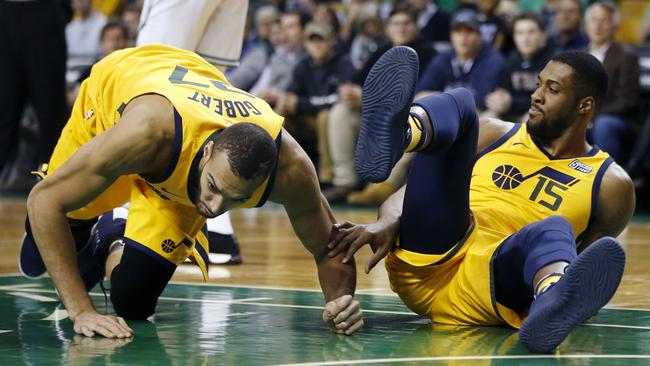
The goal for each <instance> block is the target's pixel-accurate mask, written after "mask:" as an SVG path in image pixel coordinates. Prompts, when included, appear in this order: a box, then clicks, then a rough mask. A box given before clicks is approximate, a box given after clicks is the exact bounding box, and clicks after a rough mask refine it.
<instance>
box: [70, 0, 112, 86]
mask: <svg viewBox="0 0 650 366" xmlns="http://www.w3.org/2000/svg"><path fill="white" fill-rule="evenodd" d="M72 9H73V10H74V14H75V16H74V19H73V20H72V21H71V22H70V23H68V25H67V26H66V28H65V39H66V42H67V44H68V73H67V75H66V79H67V80H68V82H73V81H75V80H77V79H78V78H79V74H80V72H81V70H83V69H85V68H86V67H88V66H90V65H92V64H94V63H95V61H96V60H97V58H99V57H100V55H101V49H100V47H99V37H100V33H101V31H102V27H104V25H105V24H106V17H104V15H102V14H101V13H99V12H96V11H93V9H92V0H72Z"/></svg>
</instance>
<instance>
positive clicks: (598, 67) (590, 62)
mask: <svg viewBox="0 0 650 366" xmlns="http://www.w3.org/2000/svg"><path fill="white" fill-rule="evenodd" d="M551 61H555V62H561V63H563V64H566V65H569V66H571V68H572V69H573V84H574V85H573V86H574V87H575V90H576V94H577V97H578V99H582V98H585V97H589V96H591V97H594V99H596V103H599V102H601V101H602V100H603V99H604V98H605V97H606V96H607V83H608V81H607V71H606V70H605V68H604V67H603V65H602V64H601V63H600V61H598V59H597V58H595V57H594V56H592V55H591V54H589V53H587V52H582V51H564V52H560V53H558V54H557V55H555V56H553V57H551Z"/></svg>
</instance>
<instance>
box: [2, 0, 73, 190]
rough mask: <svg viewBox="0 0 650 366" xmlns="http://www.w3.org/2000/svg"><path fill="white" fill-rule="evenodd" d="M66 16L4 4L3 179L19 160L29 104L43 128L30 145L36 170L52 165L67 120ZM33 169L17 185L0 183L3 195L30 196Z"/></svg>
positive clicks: (47, 8) (42, 5)
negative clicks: (20, 132) (21, 131)
mask: <svg viewBox="0 0 650 366" xmlns="http://www.w3.org/2000/svg"><path fill="white" fill-rule="evenodd" d="M65 10H66V9H64V8H63V7H62V6H60V5H57V3H56V2H54V1H0V70H2V74H3V75H2V82H0V101H1V104H2V108H0V171H3V174H2V175H3V176H4V175H5V174H4V171H5V170H9V169H12V167H13V163H14V161H13V159H12V158H13V157H14V156H16V155H17V154H18V152H17V149H18V141H19V139H18V130H19V125H20V121H21V117H22V115H23V112H24V111H25V108H26V106H27V103H29V104H30V105H31V106H32V107H33V108H34V111H35V112H36V117H37V119H38V125H39V131H38V135H37V137H36V141H32V142H31V143H30V144H28V146H29V149H30V150H32V151H35V153H36V154H35V155H36V162H35V163H36V164H38V163H46V162H47V161H48V160H49V157H50V155H51V154H52V150H53V149H54V146H55V145H56V141H57V139H58V138H59V134H60V133H61V129H62V128H63V125H64V124H65V121H66V119H67V117H68V108H67V106H66V102H65V71H66V39H65V33H64V32H65V31H64V29H65V23H66V22H67V21H68V20H69V16H68V15H67V14H66V12H65ZM67 10H69V8H68V9H67ZM29 164H30V165H31V164H33V163H32V162H30V163H29ZM34 165H35V164H34ZM34 165H32V166H30V167H29V168H27V169H26V171H25V172H19V174H17V175H14V176H16V178H17V179H14V180H11V181H5V180H3V181H2V182H0V190H2V191H13V192H23V193H26V192H29V190H30V189H31V187H32V185H33V184H34V183H35V182H34V179H33V178H31V177H30V175H29V170H28V169H31V170H34V168H35V166H34ZM16 168H17V167H16ZM9 175H11V174H9Z"/></svg>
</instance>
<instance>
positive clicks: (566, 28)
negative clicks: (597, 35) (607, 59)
mask: <svg viewBox="0 0 650 366" xmlns="http://www.w3.org/2000/svg"><path fill="white" fill-rule="evenodd" d="M556 9H557V11H556V13H555V21H554V28H553V30H552V32H551V42H552V44H553V47H554V48H556V49H557V50H558V51H567V50H577V49H581V48H583V47H585V46H587V43H589V38H587V35H586V34H585V33H584V32H583V31H582V27H581V22H582V13H581V11H582V8H581V6H580V0H559V1H558V2H557V4H556Z"/></svg>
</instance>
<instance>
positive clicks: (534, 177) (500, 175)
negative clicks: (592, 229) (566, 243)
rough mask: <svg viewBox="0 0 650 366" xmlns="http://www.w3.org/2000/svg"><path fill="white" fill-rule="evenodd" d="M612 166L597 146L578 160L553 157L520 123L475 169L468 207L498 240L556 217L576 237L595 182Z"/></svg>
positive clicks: (593, 198)
mask: <svg viewBox="0 0 650 366" xmlns="http://www.w3.org/2000/svg"><path fill="white" fill-rule="evenodd" d="M612 162H613V159H612V158H610V157H609V155H608V154H607V153H605V152H603V151H601V150H599V149H598V148H597V147H594V148H593V149H592V150H591V151H590V152H589V153H587V155H586V156H583V157H579V158H570V159H558V158H555V157H553V156H551V155H549V154H547V153H546V152H545V150H544V149H542V148H541V147H539V146H537V145H536V143H535V142H534V141H533V139H532V138H531V137H530V135H529V134H528V131H527V129H526V125H525V124H516V125H515V126H514V127H513V128H512V130H511V131H510V132H508V133H507V134H506V135H505V136H504V137H502V138H501V139H500V140H499V141H497V142H496V143H495V144H494V145H493V146H492V147H490V148H488V149H486V150H485V151H483V152H482V153H481V154H480V155H479V157H478V158H477V161H476V164H475V165H474V170H473V172H472V181H471V187H470V207H471V209H472V212H473V213H474V217H475V218H476V221H477V226H478V227H479V228H480V230H483V231H487V232H488V233H490V234H493V235H494V237H495V238H500V239H502V238H504V237H506V236H509V235H512V234H514V233H515V232H517V231H519V230H520V229H521V228H522V227H524V226H525V225H527V224H529V223H532V222H535V221H539V220H542V219H545V218H547V217H549V216H555V215H559V216H563V217H564V218H566V219H567V220H568V221H569V222H570V223H571V225H572V226H573V231H574V235H575V237H576V238H578V237H579V236H580V235H581V234H582V233H583V232H584V231H585V230H586V229H587V226H588V225H589V223H590V219H591V217H592V216H593V213H594V211H595V209H596V205H597V198H598V190H599V187H600V181H601V179H602V176H603V174H604V173H605V170H607V167H608V166H609V165H610V164H611V163H612Z"/></svg>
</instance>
